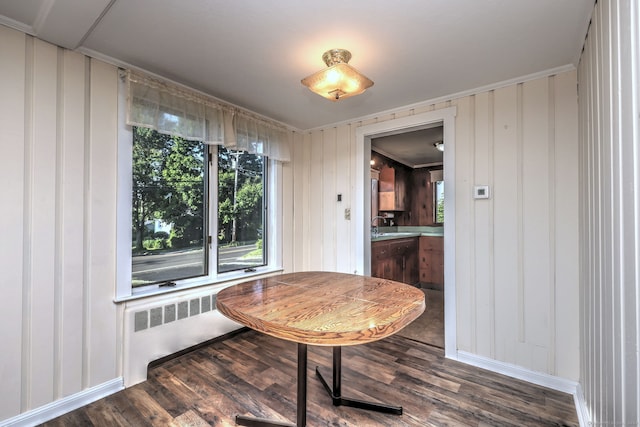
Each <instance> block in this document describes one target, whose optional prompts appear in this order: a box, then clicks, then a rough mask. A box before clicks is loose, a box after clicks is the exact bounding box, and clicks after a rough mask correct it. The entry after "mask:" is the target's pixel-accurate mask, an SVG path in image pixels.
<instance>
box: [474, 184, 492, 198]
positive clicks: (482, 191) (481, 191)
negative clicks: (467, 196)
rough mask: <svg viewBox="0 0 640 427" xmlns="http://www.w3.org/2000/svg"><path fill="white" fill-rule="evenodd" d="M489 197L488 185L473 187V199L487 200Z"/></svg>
mask: <svg viewBox="0 0 640 427" xmlns="http://www.w3.org/2000/svg"><path fill="white" fill-rule="evenodd" d="M489 197H490V189H489V186H488V185H476V186H475V187H473V198H474V199H488V198H489Z"/></svg>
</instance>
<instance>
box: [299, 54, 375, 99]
mask: <svg viewBox="0 0 640 427" xmlns="http://www.w3.org/2000/svg"><path fill="white" fill-rule="evenodd" d="M322 59H323V60H324V63H325V64H327V67H328V68H325V69H324V70H320V71H318V72H317V73H313V74H311V75H310V76H308V77H305V78H304V79H302V84H303V85H305V86H307V87H308V88H309V90H311V91H312V92H315V93H317V94H318V95H320V96H323V97H325V98H327V99H330V100H332V101H337V100H339V99H342V98H348V97H350V96H354V95H359V94H361V93H362V92H364V91H365V90H367V88H369V87H371V86H373V82H372V81H371V80H369V79H368V78H367V77H365V76H363V75H362V74H360V73H359V72H358V70H356V69H355V68H353V67H352V66H351V65H349V64H347V63H348V62H349V60H350V59H351V53H350V52H349V51H348V50H345V49H331V50H328V51H326V52H325V53H324V54H323V55H322Z"/></svg>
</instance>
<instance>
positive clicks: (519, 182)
mask: <svg viewBox="0 0 640 427" xmlns="http://www.w3.org/2000/svg"><path fill="white" fill-rule="evenodd" d="M516 94H517V95H516V123H515V126H516V141H515V142H516V176H515V178H516V218H517V231H516V233H517V234H516V239H517V264H516V266H517V269H518V273H517V274H518V276H517V277H518V281H517V287H518V290H517V292H518V341H519V342H520V343H524V342H525V341H526V335H525V301H524V298H525V289H524V286H525V283H524V269H523V263H524V229H523V227H524V225H523V223H522V222H523V219H522V216H523V214H524V207H523V204H524V200H523V194H522V193H523V191H524V182H523V177H522V173H523V172H522V168H523V159H522V154H523V153H522V150H523V148H522V145H523V144H524V141H523V140H524V136H523V131H524V128H523V118H522V114H523V112H522V109H523V105H522V103H523V100H522V83H519V84H517V85H516Z"/></svg>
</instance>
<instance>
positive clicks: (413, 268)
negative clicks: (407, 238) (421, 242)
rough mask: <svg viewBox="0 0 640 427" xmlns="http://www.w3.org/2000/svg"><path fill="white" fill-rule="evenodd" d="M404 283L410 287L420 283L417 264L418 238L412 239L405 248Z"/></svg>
mask: <svg viewBox="0 0 640 427" xmlns="http://www.w3.org/2000/svg"><path fill="white" fill-rule="evenodd" d="M404 260H405V261H404V264H405V268H404V282H405V283H408V284H410V285H415V284H417V283H418V282H420V267H419V263H418V238H417V237H416V238H414V239H413V241H412V242H411V243H410V244H409V246H408V247H407V250H406V251H405V254H404Z"/></svg>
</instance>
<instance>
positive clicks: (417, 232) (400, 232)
mask: <svg viewBox="0 0 640 427" xmlns="http://www.w3.org/2000/svg"><path fill="white" fill-rule="evenodd" d="M443 228H444V227H442V226H415V227H412V226H398V227H378V234H377V235H375V236H374V235H371V241H372V242H380V241H383V240H392V239H403V238H407V237H421V236H431V237H442V236H443V235H444V229H443Z"/></svg>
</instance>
